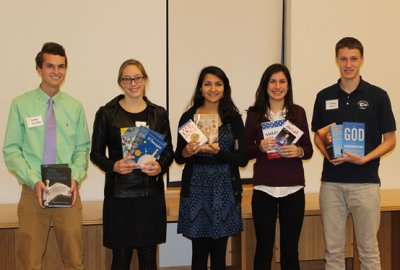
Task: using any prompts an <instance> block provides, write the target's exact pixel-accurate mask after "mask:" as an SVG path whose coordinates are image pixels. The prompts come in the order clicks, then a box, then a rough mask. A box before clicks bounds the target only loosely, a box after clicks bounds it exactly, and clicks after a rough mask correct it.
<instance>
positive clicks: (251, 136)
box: [245, 105, 313, 187]
mask: <svg viewBox="0 0 400 270" xmlns="http://www.w3.org/2000/svg"><path fill="white" fill-rule="evenodd" d="M295 110H296V122H295V123H294V124H295V125H296V126H297V127H298V128H300V129H301V130H302V131H303V132H304V134H303V136H301V138H300V140H299V141H298V142H297V143H296V145H297V146H300V147H301V148H303V151H304V156H303V157H302V158H277V159H268V157H267V154H266V153H264V152H261V150H260V148H259V145H260V141H261V140H262V139H263V135H262V130H261V125H260V123H258V122H257V121H256V115H255V113H254V112H251V111H248V112H247V118H246V124H245V130H246V144H247V147H246V150H247V153H248V157H249V159H253V158H255V159H256V162H255V163H254V169H253V184H254V185H266V186H272V187H284V186H296V185H303V186H304V185H305V179H304V169H303V162H302V160H303V159H304V160H305V159H310V158H311V156H312V154H313V147H312V143H311V140H310V132H309V129H308V123H307V117H306V113H305V111H304V109H303V108H302V107H300V106H298V105H295ZM263 121H268V120H267V118H265V119H264V120H263Z"/></svg>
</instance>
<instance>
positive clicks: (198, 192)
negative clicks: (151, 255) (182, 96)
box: [175, 66, 248, 270]
mask: <svg viewBox="0 0 400 270" xmlns="http://www.w3.org/2000/svg"><path fill="white" fill-rule="evenodd" d="M195 114H217V115H218V123H219V124H218V142H217V143H208V144H203V145H200V144H199V142H189V143H187V142H186V141H185V140H184V139H183V137H181V136H179V135H178V143H177V149H176V151H175V160H176V162H177V163H178V164H185V167H184V169H183V173H182V187H181V198H180V206H179V220H178V233H182V234H183V235H184V236H185V237H187V238H189V239H190V240H191V241H192V269H193V270H205V269H207V261H208V257H209V256H210V261H211V269H213V270H217V269H218V270H219V269H225V265H226V263H225V253H226V246H227V241H228V237H229V236H231V235H235V234H237V233H239V232H240V231H241V230H242V227H243V224H242V213H241V196H242V195H241V194H242V183H241V179H240V174H239V166H241V167H243V166H246V165H247V162H248V158H247V155H246V152H245V132H244V125H243V121H242V118H241V115H240V113H239V110H238V109H237V107H236V106H235V104H234V103H233V101H232V98H231V87H230V84H229V79H228V78H227V76H226V75H225V73H224V71H222V70H221V69H220V68H218V67H215V66H209V67H206V68H204V69H203V70H202V71H201V72H200V75H199V78H198V82H197V85H196V89H195V92H194V94H193V98H192V101H191V106H190V108H189V109H188V110H187V111H186V112H185V113H184V114H183V115H182V117H181V119H180V121H179V126H182V125H183V124H184V123H186V122H187V121H188V120H189V119H193V117H194V115H195Z"/></svg>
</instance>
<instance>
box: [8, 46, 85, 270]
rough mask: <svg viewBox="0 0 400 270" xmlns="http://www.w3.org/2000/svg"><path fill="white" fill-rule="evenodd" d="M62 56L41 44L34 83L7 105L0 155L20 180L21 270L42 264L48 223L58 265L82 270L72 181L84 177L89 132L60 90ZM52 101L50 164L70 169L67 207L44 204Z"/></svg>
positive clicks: (75, 104) (78, 206) (75, 103)
mask: <svg viewBox="0 0 400 270" xmlns="http://www.w3.org/2000/svg"><path fill="white" fill-rule="evenodd" d="M67 63H68V62H67V56H66V54H65V50H64V48H63V47H62V46H61V45H59V44H57V43H52V42H49V43H45V44H44V45H43V47H42V50H41V51H40V52H39V53H38V54H37V56H36V70H37V72H38V74H39V75H40V77H41V79H42V80H41V83H40V86H39V87H38V88H36V89H34V90H32V91H29V92H27V93H25V94H22V95H20V96H18V97H16V98H15V99H14V100H13V101H12V103H11V108H10V113H9V117H8V123H7V130H6V133H5V139H4V145H3V155H4V161H5V163H6V165H7V168H8V169H9V171H10V172H12V173H13V174H15V176H16V177H17V179H18V182H19V183H20V184H21V185H22V193H21V198H20V201H19V205H18V224H19V231H18V251H17V256H18V260H19V261H20V264H21V266H22V269H42V258H43V255H44V253H45V249H46V242H47V237H48V232H49V226H50V222H51V223H52V224H53V225H54V229H55V233H56V238H57V242H58V245H59V248H60V252H61V256H62V260H63V262H64V269H84V266H83V242H82V205H81V201H80V197H79V192H78V186H79V183H80V181H81V180H82V179H83V178H85V177H86V172H87V167H88V153H89V148H90V137H89V131H88V127H87V122H86V117H85V113H84V109H83V106H82V105H81V103H80V102H79V101H77V100H75V99H74V98H72V97H71V96H69V95H68V94H65V93H63V92H60V87H61V85H62V83H63V82H64V79H65V74H66V71H67ZM50 99H52V101H53V109H54V115H55V119H56V124H55V130H56V132H55V133H56V136H55V138H56V144H55V155H56V157H55V163H57V164H61V163H66V164H68V165H69V167H70V168H71V178H72V181H71V189H70V193H71V194H72V206H71V207H70V208H44V207H43V201H42V192H43V191H45V192H47V191H48V190H47V188H46V186H45V184H44V183H43V181H42V179H41V169H40V168H41V164H43V163H44V160H43V155H44V148H45V134H46V131H45V126H46V111H47V109H48V104H49V100H50Z"/></svg>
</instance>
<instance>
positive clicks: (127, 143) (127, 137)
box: [121, 127, 139, 157]
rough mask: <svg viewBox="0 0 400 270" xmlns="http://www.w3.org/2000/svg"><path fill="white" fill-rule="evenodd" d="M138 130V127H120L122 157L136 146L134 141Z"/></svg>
mask: <svg viewBox="0 0 400 270" xmlns="http://www.w3.org/2000/svg"><path fill="white" fill-rule="evenodd" d="M138 131H139V127H125V128H121V144H122V155H123V157H126V156H127V155H128V154H129V153H132V152H133V151H134V150H135V149H136V148H137V145H135V144H134V142H135V138H136V135H137V133H138Z"/></svg>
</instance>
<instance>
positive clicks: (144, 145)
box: [132, 127, 167, 169]
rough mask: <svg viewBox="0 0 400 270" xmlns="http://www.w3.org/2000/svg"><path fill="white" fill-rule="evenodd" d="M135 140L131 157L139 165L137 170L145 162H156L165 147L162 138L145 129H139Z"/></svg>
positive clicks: (165, 144)
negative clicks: (135, 144) (135, 145)
mask: <svg viewBox="0 0 400 270" xmlns="http://www.w3.org/2000/svg"><path fill="white" fill-rule="evenodd" d="M136 138H138V140H137V147H136V149H135V150H134V151H133V152H132V155H133V157H134V161H135V162H136V163H137V164H138V165H139V166H138V169H140V168H141V167H142V166H143V164H144V163H145V162H146V161H149V160H156V159H157V158H158V157H159V156H160V155H161V153H162V151H164V149H165V147H166V146H167V143H166V142H165V141H164V138H163V137H162V136H160V134H159V133H157V132H155V131H153V130H151V129H148V128H145V127H140V128H139V131H138V134H137V136H136Z"/></svg>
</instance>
